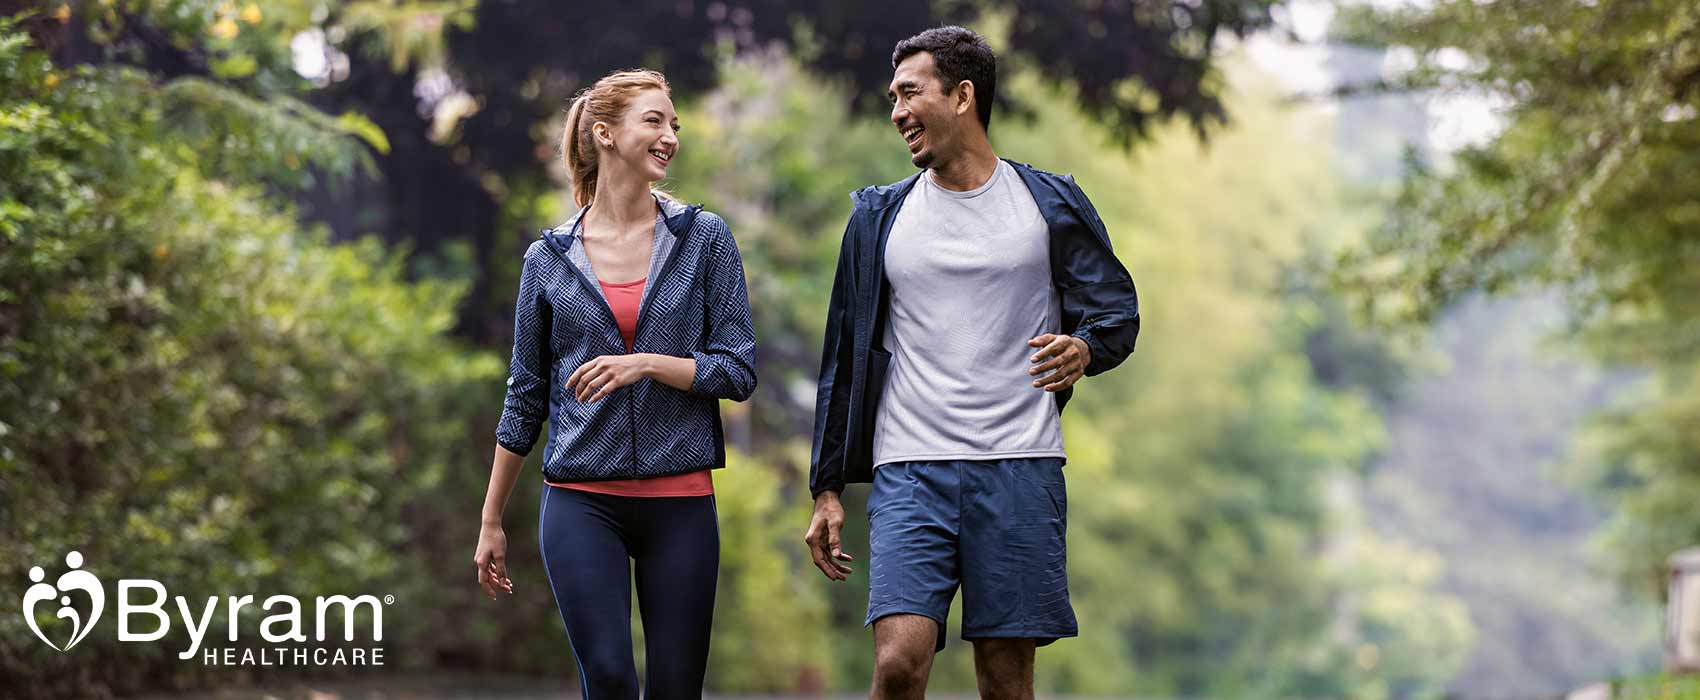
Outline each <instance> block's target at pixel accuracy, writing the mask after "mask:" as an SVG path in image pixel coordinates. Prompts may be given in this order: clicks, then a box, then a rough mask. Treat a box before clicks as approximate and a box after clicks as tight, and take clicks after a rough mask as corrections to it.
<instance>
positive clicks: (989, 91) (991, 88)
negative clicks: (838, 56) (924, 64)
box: [891, 26, 998, 131]
mask: <svg viewBox="0 0 1700 700" xmlns="http://www.w3.org/2000/svg"><path fill="white" fill-rule="evenodd" d="M922 51H925V52H927V53H930V54H932V55H933V67H934V69H935V72H937V73H938V76H939V80H940V81H941V82H943V83H944V88H945V91H946V92H947V93H948V92H949V91H950V90H952V89H954V88H955V87H956V85H957V84H958V83H961V82H962V81H964V80H966V81H968V82H969V83H971V84H972V85H973V86H974V111H975V113H976V114H977V115H978V116H979V117H980V126H983V127H985V128H986V130H987V131H990V130H991V128H992V100H993V99H994V98H996V97H997V93H998V57H997V55H996V54H994V53H992V47H991V45H990V44H987V43H986V38H985V37H983V36H980V35H979V34H977V33H975V32H974V30H972V29H965V28H962V27H955V26H950V27H934V28H932V29H928V30H927V31H924V32H921V33H920V34H916V35H915V36H912V37H909V38H908V39H904V40H903V41H899V42H897V48H895V49H892V51H891V67H892V68H896V67H897V64H899V63H902V62H903V61H904V59H907V58H909V57H910V56H913V55H915V54H918V53H921V52H922Z"/></svg>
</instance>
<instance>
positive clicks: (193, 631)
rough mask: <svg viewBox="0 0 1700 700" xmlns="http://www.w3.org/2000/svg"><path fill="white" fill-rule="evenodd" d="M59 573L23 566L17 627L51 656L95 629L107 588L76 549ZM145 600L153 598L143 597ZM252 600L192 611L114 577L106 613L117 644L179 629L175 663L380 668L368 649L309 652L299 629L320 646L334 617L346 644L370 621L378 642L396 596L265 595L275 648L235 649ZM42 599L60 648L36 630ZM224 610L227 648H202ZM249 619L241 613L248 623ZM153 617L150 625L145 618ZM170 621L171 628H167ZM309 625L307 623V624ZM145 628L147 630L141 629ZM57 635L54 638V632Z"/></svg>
mask: <svg viewBox="0 0 1700 700" xmlns="http://www.w3.org/2000/svg"><path fill="white" fill-rule="evenodd" d="M65 566H66V567H68V568H69V569H70V570H69V571H66V572H65V573H64V574H63V575H61V576H60V577H59V579H58V580H57V581H55V582H53V583H48V582H47V572H46V571H43V570H42V568H41V567H39V566H32V567H30V571H29V576H30V581H31V582H32V584H33V585H31V586H30V587H29V590H27V591H24V622H25V623H27V624H28V625H29V627H30V630H31V631H33V632H35V636H37V637H39V638H40V639H41V641H43V642H45V643H46V644H47V646H50V647H53V648H54V649H55V650H57V651H70V650H71V647H74V646H76V645H77V643H78V642H81V641H83V638H85V637H87V636H89V632H91V631H93V630H94V625H95V623H96V622H99V621H100V613H101V612H102V611H103V610H104V609H105V608H106V586H105V585H103V584H102V583H101V582H100V579H99V578H96V577H95V575H94V574H91V573H89V572H87V571H84V570H83V569H82V566H83V554H82V552H71V553H69V554H66V555H65ZM71 591H82V592H83V594H84V595H86V596H88V599H89V602H88V604H87V605H86V606H83V607H79V606H73V605H72V604H71V603H72V598H75V597H79V596H72V595H70V592H71ZM149 597H151V598H152V600H148V598H149ZM254 598H255V596H254V595H253V594H248V595H240V596H236V595H232V596H224V597H222V598H221V597H219V596H208V597H207V598H206V602H205V603H204V604H201V605H199V612H198V613H197V612H196V608H195V607H192V606H191V603H190V601H189V599H188V598H185V597H183V596H171V595H170V594H169V593H168V592H167V591H166V589H165V584H163V583H160V582H159V581H155V580H153V579H146V578H123V579H118V587H117V609H116V612H115V613H113V614H114V615H115V616H117V618H118V641H120V642H157V641H159V640H161V639H164V638H165V636H166V635H167V634H168V633H170V631H171V630H172V629H173V628H174V627H178V625H180V627H178V629H181V630H183V631H184V632H185V633H186V635H187V636H188V641H189V644H188V646H187V647H186V648H185V649H183V651H181V652H179V653H178V654H177V658H179V659H183V660H185V661H186V660H189V659H192V658H194V657H195V656H196V655H197V654H199V655H200V656H201V661H202V663H204V664H207V665H209V666H284V665H296V666H306V665H309V664H310V665H314V666H326V665H332V666H344V665H348V666H382V665H384V658H383V654H384V648H383V647H381V646H372V647H352V648H349V647H342V646H338V647H335V648H329V647H324V646H317V647H309V646H302V645H307V644H309V638H308V634H307V631H306V629H303V628H309V629H311V630H312V632H313V635H312V639H313V640H314V641H318V642H324V641H326V638H327V637H328V636H330V635H329V634H328V633H329V632H330V631H332V630H335V629H336V627H337V625H336V617H337V616H338V615H340V617H341V621H342V625H341V627H342V639H343V641H346V642H353V641H355V640H356V639H357V637H358V635H357V634H356V629H355V628H356V627H357V626H358V623H359V622H360V621H362V620H367V619H369V620H370V621H371V630H370V633H369V635H368V636H370V638H371V639H372V641H374V642H381V641H383V640H384V606H386V605H390V604H392V603H394V602H395V596H388V595H386V596H384V597H383V599H382V600H380V599H379V598H378V597H377V596H372V595H357V596H354V597H349V596H347V595H342V594H337V595H330V596H317V597H315V598H313V599H312V600H311V603H310V605H307V604H303V603H302V601H301V599H300V598H296V597H295V596H292V595H274V596H270V597H267V598H266V599H265V602H263V603H261V604H260V605H258V606H256V607H258V608H259V611H261V612H264V613H270V614H268V615H266V616H265V618H264V619H262V620H260V625H259V632H260V638H262V639H264V640H265V642H266V643H267V644H270V645H280V646H258V647H256V646H254V645H251V644H250V645H241V646H238V645H236V642H238V641H239V639H240V637H241V636H242V635H241V633H240V631H239V629H238V627H239V626H240V624H241V621H242V619H243V616H242V615H241V612H242V610H243V609H244V608H247V607H249V606H252V605H253V603H254ZM43 601H56V602H58V603H59V612H58V617H59V619H62V620H69V621H70V623H71V634H70V639H69V640H67V641H66V642H65V645H64V646H60V645H58V644H55V643H54V642H53V640H52V639H49V638H48V635H47V634H46V633H45V632H43V631H42V629H41V625H40V624H39V623H38V622H37V621H36V604H37V603H40V602H43ZM168 602H176V604H177V613H178V615H177V616H176V617H175V618H174V617H173V616H172V615H171V614H170V612H168V611H167V607H166V605H167V603H168ZM221 602H222V603H223V607H224V608H225V614H224V616H223V617H224V619H225V620H228V621H229V625H228V629H227V631H226V634H225V638H226V639H228V640H229V641H230V642H231V643H232V646H226V647H205V648H203V646H202V643H203V642H206V641H208V640H209V639H210V638H212V637H213V636H215V635H216V633H217V631H216V630H215V629H214V627H213V624H212V622H213V619H214V617H216V613H217V611H218V608H219V607H220V603H221ZM84 607H86V609H87V610H88V618H87V619H84V618H83V616H82V614H81V612H80V610H82V609H83V608H84ZM252 617H253V615H252V614H250V615H249V616H248V618H249V619H252ZM150 619H151V620H152V621H153V622H152V623H151V624H150V623H149V622H148V621H149V620H150ZM174 623H175V624H174ZM309 623H311V624H309ZM148 627H152V629H148ZM54 636H55V637H57V636H59V634H58V633H57V632H55V633H54Z"/></svg>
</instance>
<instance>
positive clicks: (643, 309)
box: [609, 215, 696, 472]
mask: <svg viewBox="0 0 1700 700" xmlns="http://www.w3.org/2000/svg"><path fill="white" fill-rule="evenodd" d="M688 223H689V224H690V225H695V223H696V217H695V215H692V217H691V219H690V221H689V222H688ZM689 230H690V229H686V232H687V233H688V232H689ZM668 231H669V234H668V235H672V236H674V237H675V238H680V239H682V238H683V237H682V236H678V235H677V234H673V233H671V231H672V229H671V228H669V229H668ZM684 247H685V245H684V241H683V240H678V241H675V242H674V243H673V249H672V250H671V251H668V253H667V261H666V262H663V263H661V271H660V272H657V273H655V279H652V280H650V281H649V282H648V283H646V284H645V285H644V294H643V300H642V302H641V304H642V305H641V306H639V307H638V317H637V322H636V323H634V324H632V348H633V349H634V350H635V349H636V348H637V341H638V338H641V337H643V320H644V319H646V318H648V317H649V309H650V307H651V306H654V304H653V303H651V302H653V301H654V300H655V297H656V295H657V294H658V293H659V292H657V291H656V289H657V288H658V287H660V285H661V284H662V282H664V281H665V280H666V279H667V273H668V272H669V271H671V270H672V269H673V264H674V263H676V262H678V261H679V253H680V252H682V251H683V249H684ZM609 313H610V314H612V313H613V312H612V311H610V312H609ZM626 425H627V427H628V428H630V432H631V439H632V461H633V462H636V461H638V438H637V409H636V408H635V407H633V406H632V405H631V403H627V404H626ZM635 466H636V465H634V467H635ZM633 471H634V472H635V471H636V469H635V468H634V469H633Z"/></svg>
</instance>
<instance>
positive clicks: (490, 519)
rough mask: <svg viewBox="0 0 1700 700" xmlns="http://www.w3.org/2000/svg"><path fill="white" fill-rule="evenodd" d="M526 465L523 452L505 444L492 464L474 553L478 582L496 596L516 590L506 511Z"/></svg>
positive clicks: (492, 598) (485, 592) (485, 593)
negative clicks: (505, 527) (504, 520)
mask: <svg viewBox="0 0 1700 700" xmlns="http://www.w3.org/2000/svg"><path fill="white" fill-rule="evenodd" d="M524 464H525V457H524V456H523V455H518V454H515V453H513V452H511V451H509V450H508V448H506V447H502V446H501V445H497V446H496V457H495V459H494V460H493V462H492V464H491V465H490V485H489V487H487V488H486V489H485V490H484V511H483V515H482V517H481V521H482V524H481V525H480V527H479V528H478V549H477V551H476V552H474V553H473V555H472V561H473V563H475V564H477V565H478V585H479V586H481V587H483V588H484V595H487V596H490V599H491V600H495V599H496V591H505V592H507V593H508V594H510V595H511V594H512V593H513V592H514V582H513V581H512V580H510V579H509V578H508V535H507V532H506V531H504V530H503V529H502V513H503V512H505V511H506V510H507V509H508V496H509V495H510V494H512V493H513V491H514V482H515V481H517V480H518V479H519V470H520V467H521V466H524Z"/></svg>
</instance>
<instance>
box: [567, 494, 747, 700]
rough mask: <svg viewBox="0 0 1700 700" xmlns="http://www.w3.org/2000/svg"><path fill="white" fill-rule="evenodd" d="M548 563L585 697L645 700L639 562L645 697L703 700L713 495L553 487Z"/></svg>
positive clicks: (715, 567) (715, 531)
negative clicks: (635, 619)
mask: <svg viewBox="0 0 1700 700" xmlns="http://www.w3.org/2000/svg"><path fill="white" fill-rule="evenodd" d="M538 520H539V524H538V539H539V541H540V543H541V546H542V550H543V567H544V569H545V570H547V571H548V573H549V586H550V587H551V588H553V589H554V590H555V604H556V605H557V606H559V607H560V609H561V620H562V621H563V622H565V623H566V625H567V638H568V642H569V643H570V644H571V645H572V650H573V657H574V658H575V659H576V660H577V661H578V669H579V682H580V683H581V684H582V685H583V686H584V697H585V700H637V697H638V682H637V667H636V665H635V664H634V663H633V661H632V624H631V619H632V594H631V591H632V578H631V575H632V568H633V567H632V561H633V560H635V561H636V562H637V566H636V570H637V593H638V611H639V612H640V613H641V615H642V617H643V631H644V635H643V636H644V658H645V660H646V669H645V672H644V688H645V689H646V692H645V694H644V697H645V698H646V699H647V700H671V699H673V698H690V699H691V700H700V698H701V697H702V679H703V673H704V671H705V669H706V668H707V666H708V636H709V627H710V625H711V623H712V622H713V618H714V586H715V577H716V575H717V573H718V571H719V568H720V529H719V525H718V523H717V522H716V519H715V512H714V497H713V496H679V497H661V498H641V497H632V496H609V495H606V494H600V493H588V492H585V491H576V490H573V489H564V488H559V487H555V486H545V487H543V504H542V506H541V514H540V517H539V518H538Z"/></svg>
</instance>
